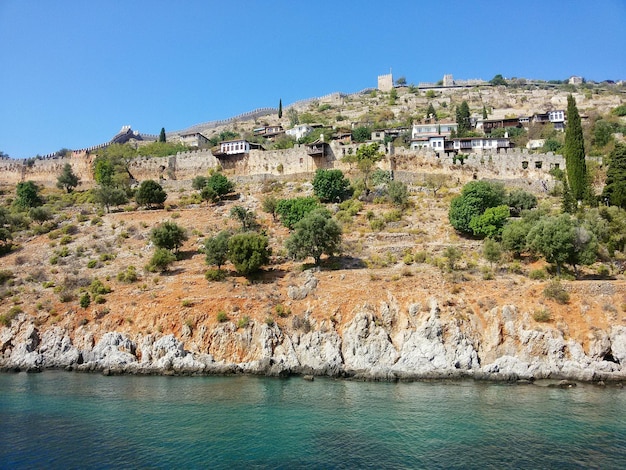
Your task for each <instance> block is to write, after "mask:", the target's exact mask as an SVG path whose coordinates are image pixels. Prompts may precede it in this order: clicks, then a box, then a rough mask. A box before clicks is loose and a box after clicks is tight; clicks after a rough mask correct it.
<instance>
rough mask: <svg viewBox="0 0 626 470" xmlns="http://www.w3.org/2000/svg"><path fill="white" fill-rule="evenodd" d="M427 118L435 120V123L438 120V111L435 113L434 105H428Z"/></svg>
mask: <svg viewBox="0 0 626 470" xmlns="http://www.w3.org/2000/svg"><path fill="white" fill-rule="evenodd" d="M426 117H427V118H431V117H432V118H433V119H435V121H436V120H437V111H435V107H434V106H433V104H432V103H429V104H428V109H427V110H426Z"/></svg>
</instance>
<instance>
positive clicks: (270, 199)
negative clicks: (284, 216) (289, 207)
mask: <svg viewBox="0 0 626 470" xmlns="http://www.w3.org/2000/svg"><path fill="white" fill-rule="evenodd" d="M277 208H278V199H276V197H275V196H272V195H270V196H265V197H264V198H263V200H262V201H261V209H263V212H266V213H267V214H271V215H272V219H273V220H274V221H276V209H277Z"/></svg>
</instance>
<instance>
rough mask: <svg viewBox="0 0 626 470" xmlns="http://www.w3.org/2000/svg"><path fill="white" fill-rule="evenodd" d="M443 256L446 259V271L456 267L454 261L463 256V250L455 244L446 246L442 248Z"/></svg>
mask: <svg viewBox="0 0 626 470" xmlns="http://www.w3.org/2000/svg"><path fill="white" fill-rule="evenodd" d="M443 256H444V257H445V258H446V259H447V260H448V271H454V270H455V269H456V262H457V261H459V260H460V259H461V258H462V257H463V252H462V251H461V250H460V249H459V248H457V247H456V246H452V245H450V246H448V247H446V249H445V250H443Z"/></svg>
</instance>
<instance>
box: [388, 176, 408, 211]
mask: <svg viewBox="0 0 626 470" xmlns="http://www.w3.org/2000/svg"><path fill="white" fill-rule="evenodd" d="M387 196H388V197H389V200H390V201H391V203H392V204H393V205H394V206H398V207H405V206H406V205H407V203H408V202H409V189H408V188H407V186H406V184H404V183H403V182H401V181H390V182H389V184H387Z"/></svg>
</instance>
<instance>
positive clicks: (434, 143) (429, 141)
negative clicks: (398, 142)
mask: <svg viewBox="0 0 626 470" xmlns="http://www.w3.org/2000/svg"><path fill="white" fill-rule="evenodd" d="M457 129H458V125H457V124H456V123H455V122H442V123H437V122H434V123H428V124H413V129H412V131H411V148H412V149H418V148H432V149H433V150H444V148H445V146H446V137H450V134H451V133H452V131H454V132H456V131H457Z"/></svg>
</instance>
